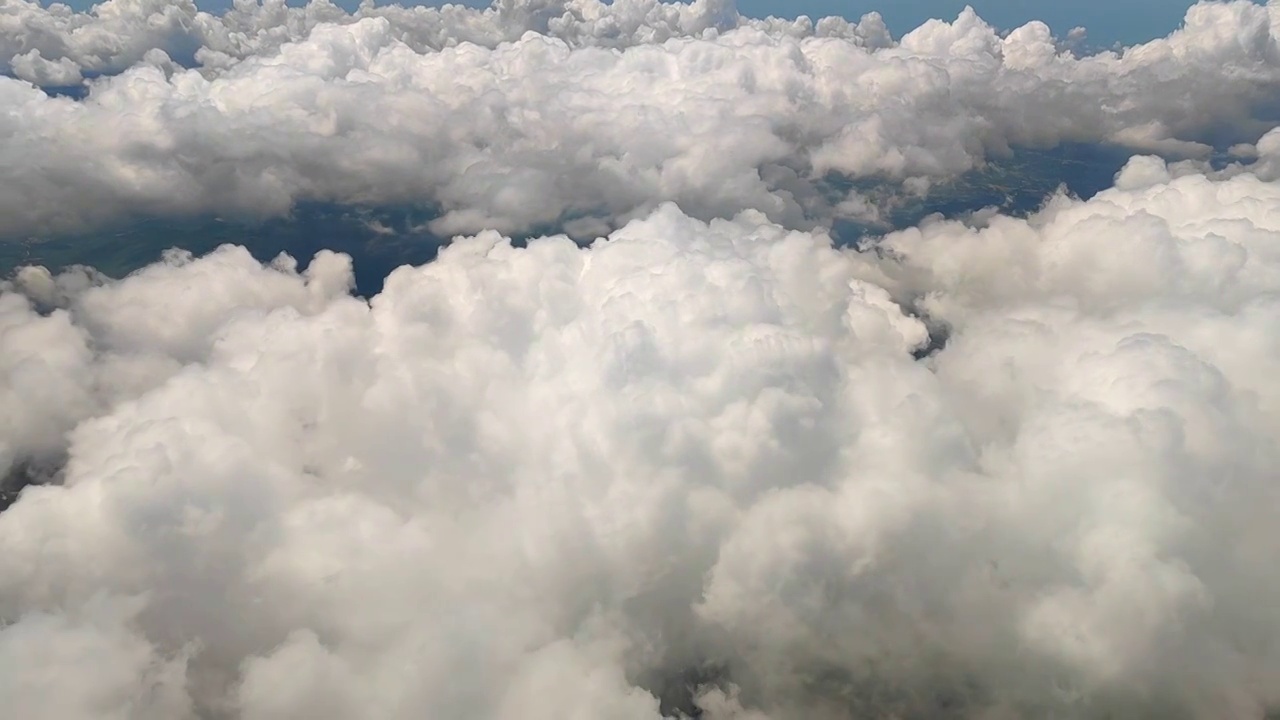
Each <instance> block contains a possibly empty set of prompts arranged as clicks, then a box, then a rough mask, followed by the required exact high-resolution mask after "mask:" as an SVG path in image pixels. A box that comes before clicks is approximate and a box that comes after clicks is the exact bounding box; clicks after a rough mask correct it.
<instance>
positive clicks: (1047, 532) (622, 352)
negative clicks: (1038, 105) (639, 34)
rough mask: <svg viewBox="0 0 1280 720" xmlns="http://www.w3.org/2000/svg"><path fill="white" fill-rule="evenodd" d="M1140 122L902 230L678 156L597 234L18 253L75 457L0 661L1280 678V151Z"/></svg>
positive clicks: (853, 692)
mask: <svg viewBox="0 0 1280 720" xmlns="http://www.w3.org/2000/svg"><path fill="white" fill-rule="evenodd" d="M1137 162H1139V163H1140V162H1141V161H1137ZM1137 167H1138V165H1136V164H1135V165H1133V166H1131V169H1130V170H1129V171H1126V172H1127V173H1128V174H1127V175H1126V176H1124V177H1122V178H1121V179H1122V182H1120V187H1117V188H1115V189H1112V190H1109V191H1106V192H1104V193H1102V194H1100V195H1098V196H1096V197H1095V198H1092V199H1091V200H1089V201H1087V202H1085V201H1079V200H1074V199H1070V198H1067V197H1058V198H1055V199H1053V200H1052V201H1051V202H1050V203H1049V204H1048V205H1047V206H1046V208H1045V209H1044V210H1043V211H1041V212H1039V213H1037V214H1035V215H1033V216H1031V217H1029V218H1026V219H1015V218H1010V217H1005V216H999V215H997V216H994V217H990V218H988V220H987V222H986V223H985V226H984V227H983V228H972V227H968V226H966V225H963V224H959V223H952V222H930V223H927V224H925V225H924V226H922V227H920V228H916V229H912V230H909V231H903V232H899V233H895V234H891V235H889V236H886V237H885V238H883V239H882V240H881V241H880V242H879V243H878V244H877V245H876V247H875V251H874V252H871V251H866V252H858V251H854V250H851V249H838V248H836V247H834V246H833V244H832V242H831V240H830V239H829V237H827V236H826V235H824V234H823V233H822V232H820V231H819V232H805V231H796V230H788V229H786V228H784V227H782V226H779V225H778V224H776V223H773V222H771V221H770V220H769V219H768V218H767V217H766V216H765V215H764V214H762V213H760V212H758V211H754V210H748V211H745V212H743V213H740V214H738V215H737V216H735V217H734V218H732V219H719V220H714V221H711V222H704V221H702V220H699V219H697V218H694V217H690V216H689V215H687V214H685V213H683V212H681V211H680V210H679V209H678V208H676V207H675V206H674V205H671V204H664V205H660V206H659V207H657V208H656V209H655V210H654V211H652V212H651V213H649V214H647V215H645V216H643V217H640V218H637V219H635V220H633V221H631V222H629V223H627V224H626V225H625V226H623V227H621V228H620V229H618V230H616V231H614V232H613V233H612V234H611V235H610V236H609V237H607V238H604V239H601V240H599V241H597V242H595V243H593V244H591V245H590V246H587V247H583V246H580V245H579V244H577V243H575V242H574V241H572V240H570V239H569V238H567V237H563V236H555V237H546V238H541V239H536V240H532V241H530V242H529V243H528V244H527V245H525V246H515V245H513V244H512V242H511V241H510V240H509V239H508V238H505V237H503V236H501V235H499V234H498V233H497V232H493V231H487V232H484V233H481V234H478V235H475V236H472V237H465V238H460V239H458V240H457V241H456V242H454V243H453V244H451V245H450V246H449V247H447V248H446V249H444V250H443V251H442V253H441V255H440V257H439V259H438V260H437V261H435V262H432V263H429V264H427V265H424V266H421V267H404V268H401V269H399V270H397V271H396V272H395V273H393V274H392V275H391V276H390V277H389V278H388V280H387V283H386V288H385V290H384V292H383V293H381V294H380V295H378V296H376V297H373V298H371V299H369V300H368V301H365V300H362V299H359V298H355V297H352V296H350V295H349V294H348V293H347V288H348V287H349V286H350V278H351V265H350V262H349V260H348V259H347V258H345V257H344V256H338V255H333V254H322V255H320V256H318V257H317V258H315V259H314V260H312V261H311V263H310V265H309V266H308V267H307V268H306V269H305V270H302V271H300V270H299V268H298V266H297V265H296V264H294V263H292V262H290V261H289V260H288V259H284V258H282V259H280V260H278V261H277V262H275V263H272V264H269V265H267V266H263V265H260V264H258V263H256V262H255V261H253V260H252V258H251V257H250V256H249V255H248V254H247V253H246V252H245V251H243V250H240V249H237V248H232V247H228V248H224V249H222V250H219V251H217V252H215V253H213V254H212V255H210V256H207V257H204V258H191V257H188V256H182V255H172V256H170V257H169V258H167V259H166V260H165V261H164V262H162V263H160V264H158V265H156V266H153V267H150V268H147V269H145V270H144V271H142V272H140V273H138V274H136V275H134V276H131V277H128V278H125V279H123V280H119V281H115V280H108V279H104V278H101V277H97V276H94V275H93V274H92V273H88V272H86V271H83V270H79V271H73V272H70V273H68V274H63V275H58V276H53V275H50V274H49V273H47V272H44V271H41V270H38V269H32V270H27V271H25V272H24V273H23V274H22V275H19V276H18V277H17V278H16V280H15V281H13V282H11V283H10V284H9V285H8V286H6V288H5V290H4V292H3V295H0V299H2V300H0V308H2V309H3V314H0V318H3V322H2V324H0V328H3V330H0V362H4V363H6V364H7V365H9V366H10V368H6V369H7V370H8V372H6V373H4V374H0V378H5V380H4V382H5V383H6V384H5V385H4V386H3V393H0V409H3V411H4V412H5V413H7V414H6V415H5V417H6V423H5V424H4V425H0V429H3V434H2V435H0V439H3V442H4V443H5V445H4V447H5V448H6V453H7V455H6V458H7V462H9V463H10V464H13V463H15V462H20V461H22V460H23V459H25V458H28V457H32V456H36V455H40V454H48V453H60V454H62V455H63V456H65V458H66V459H65V463H63V464H62V468H63V469H62V472H61V476H60V481H59V482H58V483H56V484H49V485H43V486H37V487H31V488H28V489H27V490H25V491H24V492H23V494H22V496H21V499H20V500H19V501H18V502H17V503H16V504H14V505H13V506H12V507H10V508H9V509H8V510H6V511H5V512H4V513H2V514H0V547H3V548H4V552H3V553H0V618H2V619H3V620H4V626H3V628H2V629H0V688H7V689H6V690H4V694H5V696H6V697H14V698H17V699H18V701H19V707H20V708H22V710H23V717H29V718H37V719H38V718H46V717H47V718H59V719H60V720H61V719H64V718H101V717H122V718H123V717H129V718H137V717H142V718H147V717H166V718H173V717H201V718H264V719H265V718H271V719H273V720H274V719H275V718H287V717H306V718H317V719H333V720H337V719H339V718H362V717H373V716H376V717H385V718H409V717H428V716H429V717H457V718H464V717H465V718H508V717H547V718H550V717H619V718H657V717H661V716H666V717H678V716H680V715H681V714H684V715H688V714H692V713H694V712H695V711H696V712H701V713H702V716H703V717H709V718H723V719H728V718H742V719H745V718H753V719H762V718H798V717H817V718H843V717H944V718H945V717H957V718H1006V717H1042V716H1054V717H1079V718H1092V717H1117V716H1123V717H1156V716H1159V717H1175V718H1176V717H1184V718H1193V719H1200V718H1204V719H1209V718H1258V717H1262V716H1263V713H1264V712H1265V711H1266V710H1267V709H1268V708H1270V707H1274V706H1275V704H1277V703H1278V702H1280V663H1277V659H1276V657H1275V654H1274V652H1272V648H1273V646H1274V645H1275V643H1276V642H1277V641H1278V640H1280V638H1278V637H1277V630H1276V628H1278V627H1280V617H1277V615H1276V612H1277V611H1276V608H1277V607H1280V603H1277V602H1276V600H1277V598H1280V576H1278V575H1277V573H1276V571H1275V563H1274V558H1275V557H1276V553H1277V551H1280V532H1278V531H1277V530H1275V524H1274V522H1273V518H1272V517H1271V514H1272V510H1271V509H1272V508H1274V507H1275V506H1276V505H1275V503H1276V502H1277V501H1278V500H1280V498H1278V497H1277V491H1278V489H1280V488H1278V487H1277V485H1276V483H1275V473H1274V468H1275V467H1276V466H1277V461H1278V460H1280V458H1278V457H1277V449H1276V444H1275V442H1274V438H1275V437H1276V434H1277V432H1280V392H1278V391H1277V388H1276V384H1275V382H1274V378H1275V377H1276V376H1277V372H1278V371H1280V367H1277V358H1280V352H1278V351H1280V334H1278V332H1277V328H1280V304H1277V302H1276V297H1277V296H1278V295H1277V290H1280V253H1278V252H1277V249H1278V248H1280V188H1278V187H1277V186H1276V185H1274V184H1271V183H1267V182H1264V181H1262V180H1259V179H1258V178H1257V177H1255V176H1252V175H1240V176H1237V177H1232V178H1217V179H1215V178H1209V177H1206V176H1204V175H1187V176H1184V177H1180V178H1172V177H1169V178H1162V179H1159V180H1156V181H1142V182H1139V181H1138V178H1139V175H1138V171H1137V170H1134V169H1133V168H1137ZM941 338H946V343H945V345H943V346H942V347H940V348H935V350H934V351H933V352H932V353H928V354H926V352H925V351H926V350H927V349H928V348H929V347H931V344H932V345H933V346H937V345H938V342H937V341H938V340H939V339H941ZM35 348H40V349H41V350H40V351H39V352H36V351H35ZM12 368H18V369H17V370H14V369H12ZM90 658H92V660H91V659H90ZM98 658H110V661H108V662H102V661H99V660H98Z"/></svg>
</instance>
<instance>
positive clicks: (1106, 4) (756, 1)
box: [63, 0, 1191, 45]
mask: <svg viewBox="0 0 1280 720" xmlns="http://www.w3.org/2000/svg"><path fill="white" fill-rule="evenodd" d="M63 1H64V2H67V4H69V5H71V6H72V7H75V8H77V9H83V8H87V7H89V6H90V5H92V4H93V0H63ZM197 2H198V3H199V5H200V6H201V7H205V8H207V9H209V10H213V11H217V10H221V9H225V8H226V7H228V6H229V5H230V4H231V0H197ZM304 2H305V0H290V4H298V5H301V4H304ZM337 2H338V4H340V5H345V6H348V7H353V6H355V5H357V4H359V0H337ZM404 4H417V5H424V4H425V5H438V4H440V3H438V2H421V1H418V2H414V1H413V0H408V2H405V3H404ZM463 4H465V5H471V6H485V5H488V4H489V3H488V1H487V0H466V1H465V2H463ZM966 4H971V5H973V6H974V8H976V9H977V10H978V12H979V14H981V15H982V16H983V17H984V18H986V19H987V20H988V21H990V22H992V23H994V24H996V25H998V26H1001V27H1015V26H1017V25H1021V24H1022V23H1024V22H1026V21H1028V20H1033V19H1038V20H1044V21H1045V22H1047V23H1049V25H1050V26H1051V27H1053V29H1054V30H1055V31H1056V32H1058V33H1059V34H1061V33H1065V32H1066V31H1067V30H1069V29H1071V28H1072V27H1075V26H1077V25H1083V26H1085V27H1087V28H1088V29H1089V39H1090V41H1091V42H1092V43H1094V44H1097V45H1110V44H1112V43H1114V42H1117V41H1118V42H1123V43H1126V44H1130V43H1134V42H1141V41H1143V40H1148V39H1150V38H1153V37H1158V36H1161V35H1165V34H1167V33H1168V32H1169V31H1170V30H1172V29H1174V28H1175V27H1177V26H1178V24H1179V23H1180V22H1181V20H1182V15H1183V13H1184V12H1185V11H1186V9H1187V7H1188V6H1189V5H1190V4H1191V3H1190V2H1188V0H1071V1H1070V2H1052V1H1050V0H739V1H738V7H739V9H741V10H742V12H744V13H746V14H748V15H785V16H795V15H801V14H804V15H809V16H811V17H821V16H824V15H844V16H846V17H849V18H857V17H860V16H861V15H862V14H863V13H865V12H868V11H870V10H878V11H880V13H881V14H882V15H884V16H885V19H886V20H887V21H888V23H889V26H890V27H891V28H892V29H893V31H894V33H895V34H901V33H902V32H903V31H905V30H909V29H911V28H914V27H916V26H917V25H919V24H920V23H921V22H923V21H924V20H925V19H927V18H930V17H942V18H948V19H950V18H953V17H955V15H956V13H958V12H960V10H961V9H962V8H964V6H965V5H966Z"/></svg>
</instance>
